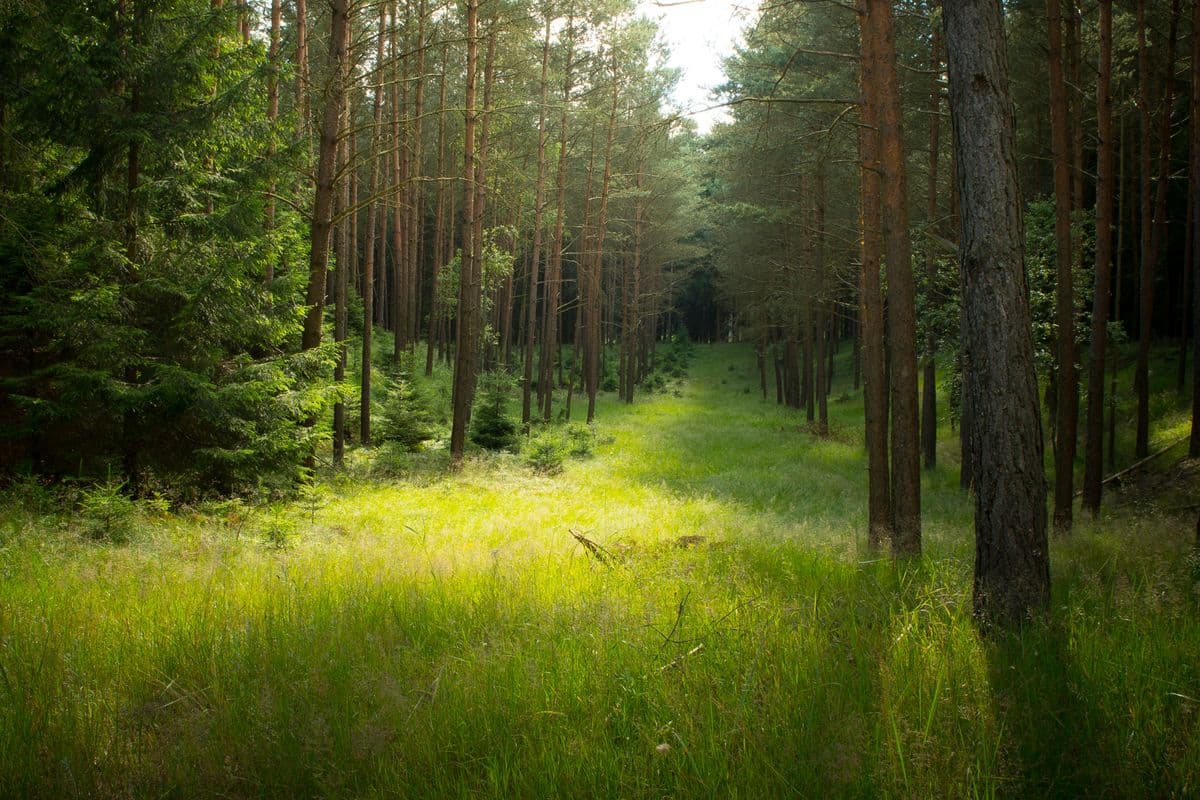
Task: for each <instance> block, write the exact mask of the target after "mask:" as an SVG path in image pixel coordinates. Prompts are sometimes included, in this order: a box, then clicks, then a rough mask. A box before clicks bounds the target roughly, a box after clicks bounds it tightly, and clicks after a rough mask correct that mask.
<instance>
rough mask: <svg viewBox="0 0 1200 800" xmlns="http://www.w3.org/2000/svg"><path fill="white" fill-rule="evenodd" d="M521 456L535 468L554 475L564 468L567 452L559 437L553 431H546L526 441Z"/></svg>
mask: <svg viewBox="0 0 1200 800" xmlns="http://www.w3.org/2000/svg"><path fill="white" fill-rule="evenodd" d="M521 457H522V458H523V459H524V461H525V463H526V464H528V465H529V466H531V467H533V468H534V470H536V471H538V472H541V473H544V474H546V475H553V474H555V473H557V472H560V471H561V470H562V465H563V461H564V460H565V458H566V454H565V453H564V452H563V446H562V442H561V441H560V440H559V438H558V437H557V436H555V435H554V433H553V432H551V431H546V432H544V433H540V434H538V435H536V436H531V437H530V438H529V439H528V440H527V441H526V443H525V447H524V449H523V452H522V454H521Z"/></svg>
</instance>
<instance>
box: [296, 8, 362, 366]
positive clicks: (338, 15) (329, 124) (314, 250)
mask: <svg viewBox="0 0 1200 800" xmlns="http://www.w3.org/2000/svg"><path fill="white" fill-rule="evenodd" d="M298 5H299V4H298ZM331 8H332V12H333V17H332V21H331V27H330V37H329V61H330V62H331V63H332V64H333V65H334V74H333V76H332V78H331V80H332V85H331V86H330V87H329V91H328V92H327V93H326V97H325V110H324V111H323V112H322V115H321V139H320V147H319V149H318V151H317V185H316V194H315V196H314V199H313V219H312V226H311V236H310V249H309V259H308V290H307V292H306V294H305V302H306V303H307V305H308V311H307V313H306V314H305V317H304V335H303V338H302V339H301V347H302V349H304V350H311V349H312V348H314V347H317V346H318V345H320V344H321V322H322V318H323V316H324V312H325V275H326V272H327V271H328V268H329V232H330V228H331V226H332V211H333V183H334V165H335V163H336V161H337V143H338V132H339V131H338V128H339V125H338V123H339V121H340V120H341V117H342V105H343V103H344V101H343V96H344V94H345V91H346V76H347V74H348V72H349V67H350V59H349V55H348V53H347V51H348V49H349V44H350V19H349V0H332V3H331Z"/></svg>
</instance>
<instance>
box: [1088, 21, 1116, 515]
mask: <svg viewBox="0 0 1200 800" xmlns="http://www.w3.org/2000/svg"><path fill="white" fill-rule="evenodd" d="M1096 133H1097V145H1096V274H1095V279H1094V280H1095V284H1094V287H1093V294H1092V343H1091V347H1092V352H1091V357H1090V358H1089V359H1088V400H1087V446H1086V449H1085V452H1084V463H1083V507H1084V509H1086V510H1087V511H1089V512H1090V513H1091V514H1092V515H1093V516H1094V515H1096V514H1098V513H1099V512H1100V499H1101V495H1102V493H1103V488H1104V366H1105V362H1106V359H1107V353H1106V351H1107V347H1108V307H1109V304H1110V302H1111V300H1112V285H1111V284H1112V224H1113V120H1112V0H1100V73H1099V75H1098V76H1097V78H1096Z"/></svg>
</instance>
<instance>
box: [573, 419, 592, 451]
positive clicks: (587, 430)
mask: <svg viewBox="0 0 1200 800" xmlns="http://www.w3.org/2000/svg"><path fill="white" fill-rule="evenodd" d="M595 442H596V431H595V430H594V429H593V428H592V426H591V425H584V424H582V423H579V422H574V423H572V424H570V425H568V426H567V453H568V454H569V455H571V456H572V457H573V458H582V457H584V456H590V455H591V454H592V448H593V446H594V445H595Z"/></svg>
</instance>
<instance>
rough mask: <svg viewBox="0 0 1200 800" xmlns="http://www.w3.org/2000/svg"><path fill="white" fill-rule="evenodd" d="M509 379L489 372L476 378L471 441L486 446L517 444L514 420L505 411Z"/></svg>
mask: <svg viewBox="0 0 1200 800" xmlns="http://www.w3.org/2000/svg"><path fill="white" fill-rule="evenodd" d="M511 383H512V382H511V379H510V378H509V377H508V375H506V374H504V373H502V372H490V373H487V374H486V375H484V376H483V377H482V378H481V379H480V393H479V397H478V400H477V402H476V408H475V413H474V414H473V415H472V419H471V441H473V442H475V444H477V445H479V446H480V447H484V448H486V449H488V450H510V449H512V448H513V447H515V446H516V444H517V423H516V421H515V420H514V419H513V418H512V417H510V416H509V415H508V410H507V405H508V395H509V390H510V389H511Z"/></svg>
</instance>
